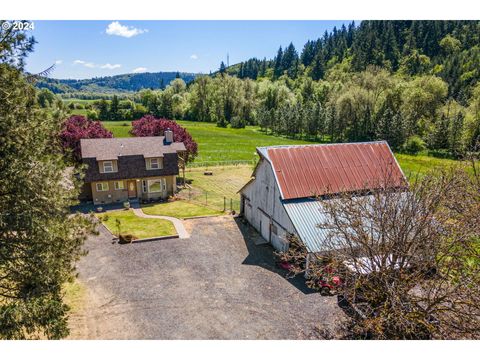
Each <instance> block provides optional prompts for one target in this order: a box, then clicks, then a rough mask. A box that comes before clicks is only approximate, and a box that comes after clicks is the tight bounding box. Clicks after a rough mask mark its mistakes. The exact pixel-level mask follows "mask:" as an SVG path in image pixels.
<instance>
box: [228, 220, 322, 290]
mask: <svg viewBox="0 0 480 360" xmlns="http://www.w3.org/2000/svg"><path fill="white" fill-rule="evenodd" d="M235 222H236V224H237V226H238V228H239V230H240V232H241V233H242V237H243V241H245V245H246V246H247V250H248V256H247V257H246V258H245V260H243V263H242V264H244V265H254V266H260V267H262V268H264V269H267V270H269V271H271V272H273V273H275V274H278V275H279V276H281V277H282V278H284V279H285V281H288V282H289V283H290V284H292V285H293V286H295V287H296V288H297V289H298V290H300V291H301V292H302V293H304V294H312V293H315V292H316V291H315V290H313V289H310V288H308V287H307V285H306V284H305V279H304V278H303V277H302V276H296V277H294V278H289V279H287V278H286V277H285V276H286V275H287V273H288V272H287V271H286V270H283V269H280V268H279V267H278V266H277V264H276V258H275V254H274V249H273V248H272V246H271V245H269V244H263V245H255V239H258V240H260V234H259V233H258V232H257V231H256V230H255V229H254V228H253V227H251V226H250V225H249V224H248V223H247V222H246V221H244V219H243V218H241V217H236V218H235Z"/></svg>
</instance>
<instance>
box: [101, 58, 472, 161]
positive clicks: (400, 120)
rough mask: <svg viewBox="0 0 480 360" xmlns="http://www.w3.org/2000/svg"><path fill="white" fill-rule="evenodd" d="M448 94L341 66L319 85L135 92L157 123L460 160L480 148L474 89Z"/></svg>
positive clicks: (234, 81) (442, 87) (435, 80)
mask: <svg viewBox="0 0 480 360" xmlns="http://www.w3.org/2000/svg"><path fill="white" fill-rule="evenodd" d="M448 89H449V87H448V84H447V83H446V82H445V81H444V80H442V79H441V78H440V77H439V76H435V75H417V76H410V75H405V74H402V75H400V74H392V73H391V72H389V71H388V70H387V69H384V68H381V67H378V66H369V67H367V68H366V69H365V70H364V71H360V72H356V71H353V69H352V66H351V63H350V62H349V61H345V62H343V63H342V64H338V65H337V66H335V67H333V68H332V69H329V70H328V71H327V72H326V74H325V76H324V79H323V80H319V81H315V80H313V79H312V78H310V77H308V76H301V77H297V78H296V79H292V78H290V77H289V76H287V75H283V76H281V77H280V78H279V79H277V80H274V81H272V80H270V79H267V78H260V79H257V80H256V81H254V80H252V79H248V78H246V79H239V78H238V77H235V76H230V75H228V74H217V75H216V76H215V77H209V76H203V77H198V78H197V79H195V81H194V82H192V83H191V84H190V85H189V86H186V84H185V83H184V82H183V81H182V80H181V79H176V80H174V81H173V82H172V83H171V84H170V85H169V86H167V87H166V89H165V90H163V91H161V90H143V91H141V92H139V93H138V95H137V101H139V104H137V105H135V106H141V110H142V111H146V113H148V114H152V115H154V116H155V117H165V118H169V119H188V120H193V121H205V122H215V123H216V124H217V125H218V126H220V127H226V126H231V127H233V128H241V127H245V126H246V125H259V126H260V127H261V129H262V130H263V131H265V132H267V133H269V134H274V135H281V136H287V137H292V138H303V139H308V140H312V141H322V142H355V141H370V140H386V141H388V142H389V144H390V145H391V146H392V148H393V149H395V150H402V149H403V150H405V151H411V152H417V151H419V150H422V149H429V150H431V151H434V152H437V153H438V154H440V155H444V156H454V157H458V156H461V155H462V154H464V153H465V152H467V151H470V150H472V149H473V148H474V147H475V145H476V143H477V142H478V141H479V136H480V85H476V86H475V87H474V88H473V89H472V91H471V96H470V98H469V99H468V100H467V101H466V103H465V104H462V103H461V102H459V101H456V100H455V99H454V98H452V97H450V96H449V95H448V94H449V90H448ZM132 103H134V102H132ZM113 104H114V102H113V101H112V105H113ZM105 116H107V115H104V116H103V117H105ZM100 119H102V117H100Z"/></svg>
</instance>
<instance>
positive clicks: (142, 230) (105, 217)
mask: <svg viewBox="0 0 480 360" xmlns="http://www.w3.org/2000/svg"><path fill="white" fill-rule="evenodd" d="M97 216H98V218H99V219H100V220H101V221H102V223H103V225H105V226H106V227H107V229H108V230H109V231H110V232H111V233H112V234H116V235H118V229H117V224H116V221H115V220H116V219H118V220H120V232H121V234H122V235H133V236H135V237H137V238H138V239H144V238H151V237H155V236H166V235H175V234H176V233H177V232H176V231H175V227H174V226H173V224H172V223H171V222H170V221H168V220H162V219H145V218H140V217H138V216H136V215H135V214H134V213H133V211H132V210H118V211H109V212H108V213H106V214H102V215H97Z"/></svg>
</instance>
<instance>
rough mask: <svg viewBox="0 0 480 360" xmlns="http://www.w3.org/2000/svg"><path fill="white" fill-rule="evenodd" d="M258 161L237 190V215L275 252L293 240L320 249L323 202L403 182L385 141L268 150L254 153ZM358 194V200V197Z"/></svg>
mask: <svg viewBox="0 0 480 360" xmlns="http://www.w3.org/2000/svg"><path fill="white" fill-rule="evenodd" d="M257 152H258V155H259V156H260V159H259V161H258V163H257V166H256V168H255V170H254V172H253V174H252V178H251V179H250V181H249V182H248V183H247V184H245V185H244V186H243V187H242V188H241V189H240V191H239V192H240V195H241V202H240V214H241V215H243V217H244V218H245V219H246V220H247V221H248V222H249V223H250V224H251V225H252V226H253V227H254V228H255V229H256V230H257V231H258V232H259V233H260V234H261V235H262V238H263V239H264V240H265V242H266V243H271V244H272V246H273V247H274V248H275V249H276V250H278V251H285V250H286V249H288V240H287V239H288V235H290V234H294V235H296V236H297V237H298V238H299V239H300V240H301V241H302V242H303V243H304V244H305V246H306V247H307V249H308V251H309V252H311V253H317V252H321V251H323V250H325V249H324V248H323V247H322V246H323V241H322V240H324V239H325V236H326V235H327V234H325V233H324V231H325V230H322V229H321V228H319V227H318V226H317V225H318V224H320V223H324V222H325V219H326V218H325V216H326V213H325V211H324V210H323V204H324V202H325V201H330V200H329V199H332V198H334V197H335V196H336V195H339V194H344V193H352V194H355V196H368V194H369V193H370V192H371V191H374V190H376V189H379V188H382V187H383V186H384V185H385V182H386V181H387V180H388V186H394V187H399V188H404V187H405V186H406V185H407V184H408V182H407V179H406V177H405V175H404V174H403V172H402V170H401V168H400V166H399V165H398V162H397V160H396V159H395V157H394V155H393V153H392V151H391V149H390V147H389V146H388V144H387V143H386V142H385V141H378V142H362V143H343V144H321V145H292V146H270V147H259V148H257ZM359 194H360V195H359Z"/></svg>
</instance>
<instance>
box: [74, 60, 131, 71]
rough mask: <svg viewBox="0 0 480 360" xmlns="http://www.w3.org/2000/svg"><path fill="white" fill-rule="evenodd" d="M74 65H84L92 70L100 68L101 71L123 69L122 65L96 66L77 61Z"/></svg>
mask: <svg viewBox="0 0 480 360" xmlns="http://www.w3.org/2000/svg"><path fill="white" fill-rule="evenodd" d="M73 65H83V66H85V67H87V68H90V69H93V68H100V69H108V70H113V69H118V68H120V67H122V65H120V64H110V63H106V64H103V65H97V64H94V63H92V62H90V61H84V60H75V61H74V62H73Z"/></svg>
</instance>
